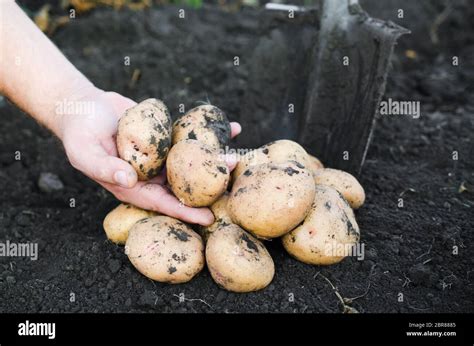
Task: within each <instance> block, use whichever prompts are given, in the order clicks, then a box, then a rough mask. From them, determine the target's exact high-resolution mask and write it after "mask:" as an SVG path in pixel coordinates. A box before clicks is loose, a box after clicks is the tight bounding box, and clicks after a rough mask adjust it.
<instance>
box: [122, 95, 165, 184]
mask: <svg viewBox="0 0 474 346" xmlns="http://www.w3.org/2000/svg"><path fill="white" fill-rule="evenodd" d="M170 146H171V118H170V114H169V111H168V108H167V107H166V105H165V104H164V103H163V102H162V101H160V100H157V99H147V100H145V101H142V102H140V103H139V104H137V105H136V106H134V107H132V108H130V109H128V110H127V111H126V112H125V114H124V115H123V116H122V117H121V118H120V120H119V124H118V130H117V149H118V153H119V156H120V157H121V158H122V159H123V160H125V161H127V162H128V163H130V164H131V165H132V166H133V168H135V170H136V171H137V174H138V179H139V180H148V179H150V178H153V177H154V176H156V175H158V173H159V172H160V170H161V168H162V166H163V164H164V163H165V160H166V157H167V155H168V151H169V148H170Z"/></svg>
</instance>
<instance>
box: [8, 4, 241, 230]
mask: <svg viewBox="0 0 474 346" xmlns="http://www.w3.org/2000/svg"><path fill="white" fill-rule="evenodd" d="M0 23H1V24H0V93H1V94H2V95H5V96H6V97H8V98H9V99H10V100H11V101H12V102H14V103H15V104H16V105H17V106H18V107H20V108H21V109H22V110H24V111H25V112H26V113H28V114H29V115H31V116H32V117H33V118H35V119H36V120H37V121H38V122H39V123H41V124H42V125H44V126H46V127H47V128H49V129H50V130H51V131H52V132H53V133H54V134H55V135H56V136H57V137H58V138H59V139H60V140H61V141H62V143H63V145H64V149H65V151H66V155H67V157H68V159H69V161H70V163H71V165H72V166H73V167H74V168H76V169H78V170H79V171H81V172H82V173H84V174H85V175H86V176H88V177H89V178H91V179H93V180H95V181H96V182H97V183H99V184H100V185H102V186H103V187H104V188H105V189H107V190H108V191H110V192H111V193H112V194H113V195H114V196H115V197H116V198H117V199H119V200H120V201H123V202H127V203H131V204H133V205H136V206H138V207H140V208H143V209H147V210H154V211H157V212H160V213H162V214H166V215H169V216H171V217H175V218H178V219H181V220H183V221H186V222H190V223H197V224H201V225H210V224H211V223H212V222H213V221H214V216H213V214H212V212H211V211H210V210H209V209H208V208H190V207H187V206H184V205H182V204H181V203H180V202H179V201H178V200H177V199H176V197H174V196H173V195H172V194H171V193H170V191H169V190H168V188H167V187H166V186H164V184H165V183H166V174H165V172H162V174H160V175H159V176H158V177H156V178H154V179H152V180H150V181H147V182H143V181H138V180H137V174H136V172H135V170H134V169H133V167H132V166H130V165H129V164H128V163H127V162H125V161H124V160H122V159H120V158H119V157H118V155H117V148H116V143H115V135H116V132H117V123H118V119H119V118H120V116H121V115H122V114H123V113H124V111H125V110H126V109H128V108H130V107H132V106H134V105H135V104H136V102H135V101H133V100H131V99H129V98H127V97H124V96H122V95H120V94H118V93H115V92H110V91H104V90H101V89H99V88H97V87H96V86H94V85H93V84H92V83H91V82H90V81H89V80H88V79H87V78H86V77H85V76H84V75H83V74H82V73H81V72H79V71H78V70H77V69H76V68H75V67H74V66H73V65H72V64H71V63H70V62H69V61H68V60H67V59H66V57H65V56H64V55H63V54H62V53H61V52H60V51H59V50H58V49H57V48H56V46H55V45H54V44H53V43H52V42H51V41H50V40H49V39H48V38H47V37H46V36H45V35H44V34H43V33H42V32H41V31H40V30H39V29H38V28H37V27H36V25H35V24H34V23H33V22H32V21H31V20H30V19H29V18H28V17H27V16H26V15H25V14H24V12H23V11H22V10H21V9H20V8H19V7H18V5H16V4H15V2H14V1H10V0H0ZM65 103H68V104H71V103H72V104H82V105H84V104H86V105H89V106H90V105H93V106H92V108H91V109H93V111H90V112H89V113H87V114H84V113H83V112H79V113H77V114H74V113H71V112H70V111H68V112H64V111H62V112H59V111H58V109H59V107H58V105H61V104H65ZM85 108H86V107H83V109H85ZM64 113H67V114H64ZM231 129H232V137H235V136H236V135H238V134H239V133H240V131H241V127H240V125H239V124H238V123H231ZM228 165H229V167H230V168H231V169H232V168H233V167H235V160H232V159H231V158H229V159H228Z"/></svg>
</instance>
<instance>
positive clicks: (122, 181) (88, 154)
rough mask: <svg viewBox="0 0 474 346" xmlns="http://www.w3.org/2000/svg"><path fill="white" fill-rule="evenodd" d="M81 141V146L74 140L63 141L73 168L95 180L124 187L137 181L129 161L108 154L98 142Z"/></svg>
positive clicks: (129, 186) (133, 184)
mask: <svg viewBox="0 0 474 346" xmlns="http://www.w3.org/2000/svg"><path fill="white" fill-rule="evenodd" d="M82 143H83V146H82V147H78V146H77V145H76V142H74V143H72V144H71V143H69V142H68V141H65V143H64V144H65V147H66V152H67V154H68V157H69V160H70V161H71V164H72V165H73V166H74V168H76V169H78V170H80V171H81V172H83V173H84V174H86V175H87V176H88V177H90V178H92V179H94V180H95V181H97V182H103V183H109V184H117V185H120V186H121V187H124V188H131V187H133V186H135V184H136V183H137V181H138V177H137V173H136V172H135V169H134V168H133V167H132V166H131V165H130V164H129V163H127V162H126V161H124V160H122V159H119V158H118V157H115V156H111V155H109V154H108V153H107V152H106V151H105V149H104V147H103V146H102V145H101V144H100V143H98V142H95V141H92V140H90V141H89V142H88V141H87V139H86V140H83V141H82Z"/></svg>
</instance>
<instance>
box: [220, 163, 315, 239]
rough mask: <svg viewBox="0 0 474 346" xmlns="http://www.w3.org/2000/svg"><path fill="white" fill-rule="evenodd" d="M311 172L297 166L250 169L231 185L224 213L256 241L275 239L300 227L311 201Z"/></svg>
mask: <svg viewBox="0 0 474 346" xmlns="http://www.w3.org/2000/svg"><path fill="white" fill-rule="evenodd" d="M314 193H315V185H314V180H313V176H312V174H311V172H310V171H309V170H307V169H305V168H304V167H303V165H301V164H300V163H298V162H291V161H289V162H286V163H282V164H272V163H267V164H262V165H258V166H253V167H250V168H249V169H247V170H246V171H245V172H244V173H242V174H241V175H240V176H239V177H238V178H237V180H236V181H235V184H234V186H233V187H232V191H231V193H230V197H229V201H228V204H227V210H228V212H229V215H230V217H231V218H232V221H233V222H234V223H236V224H238V225H240V226H242V227H243V228H244V229H246V230H247V231H250V232H252V233H253V234H255V235H256V236H257V237H259V238H275V237H279V236H281V235H283V234H285V233H287V232H289V231H290V230H292V229H293V228H295V227H296V226H297V225H298V224H299V223H301V222H302V221H303V220H304V218H305V217H306V215H307V214H308V212H309V209H310V208H311V204H312V203H313V200H314Z"/></svg>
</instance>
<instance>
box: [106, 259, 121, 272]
mask: <svg viewBox="0 0 474 346" xmlns="http://www.w3.org/2000/svg"><path fill="white" fill-rule="evenodd" d="M108 265H109V269H110V271H111V272H112V273H113V274H115V273H117V272H118V271H119V270H120V267H121V266H122V262H120V261H119V260H116V259H113V260H110V261H109V263H108Z"/></svg>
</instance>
